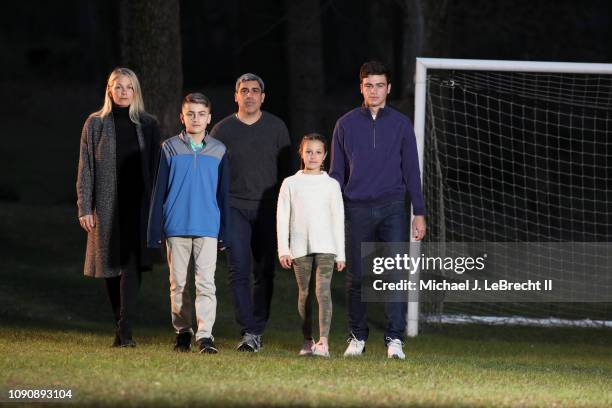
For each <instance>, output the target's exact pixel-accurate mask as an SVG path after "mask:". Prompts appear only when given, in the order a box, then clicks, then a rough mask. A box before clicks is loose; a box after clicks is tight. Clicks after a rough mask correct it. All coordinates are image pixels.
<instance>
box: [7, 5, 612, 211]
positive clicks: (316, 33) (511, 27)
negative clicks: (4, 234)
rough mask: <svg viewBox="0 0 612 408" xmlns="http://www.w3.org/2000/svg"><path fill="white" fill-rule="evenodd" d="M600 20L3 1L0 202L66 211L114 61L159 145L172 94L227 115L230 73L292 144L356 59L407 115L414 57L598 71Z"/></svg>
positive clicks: (327, 124)
mask: <svg viewBox="0 0 612 408" xmlns="http://www.w3.org/2000/svg"><path fill="white" fill-rule="evenodd" d="M127 3H129V5H128V4H127ZM139 7H140V8H139ZM160 14H161V16H160ZM611 17H612V5H611V3H610V2H608V1H593V0H586V1H580V2H578V1H570V0H557V1H552V0H551V1H543V0H539V1H522V0H517V1H489V0H462V1H450V0H448V1H419V0H382V1H365V0H358V1H349V0H321V1H302V0H299V1H290V0H287V1H282V0H275V1H265V2H263V1H262V2H249V1H237V0H225V1H223V2H211V1H208V2H207V1H195V0H185V1H180V2H174V1H168V2H166V1H159V0H158V1H142V0H139V1H132V2H125V1H117V0H115V1H102V0H93V1H76V0H72V1H68V0H67V1H57V2H43V1H31V0H30V1H28V0H24V1H21V2H11V3H6V4H5V5H3V11H2V13H1V17H0V30H1V35H0V47H1V53H2V55H3V58H2V60H3V62H2V68H1V73H0V97H1V100H2V104H1V107H0V126H1V128H0V129H1V134H2V143H1V144H0V155H1V157H2V160H1V166H2V167H1V170H2V171H1V172H0V201H1V202H11V203H19V204H26V205H31V204H36V205H71V206H74V204H75V201H76V198H75V192H74V182H75V179H76V168H77V161H78V145H79V137H80V132H81V127H82V124H83V122H84V120H85V119H86V117H87V115H88V114H89V113H91V112H93V111H95V110H97V109H98V108H99V107H100V106H101V104H102V100H103V94H104V86H105V81H106V78H107V76H108V74H109V72H110V71H111V70H112V69H113V68H114V67H116V66H120V65H127V66H129V67H131V68H133V69H134V70H135V71H136V73H137V74H138V75H139V77H140V78H141V82H142V83H143V93H144V98H145V105H147V108H148V110H150V111H151V112H152V113H154V114H156V115H157V116H158V117H159V118H160V120H161V121H162V124H163V126H164V132H165V137H167V136H170V135H171V134H173V132H175V131H176V130H177V127H176V126H177V123H176V118H177V116H178V111H179V104H178V102H177V101H180V97H181V95H182V94H184V93H185V92H189V91H195V90H197V91H202V92H204V93H205V94H207V95H209V96H210V97H211V99H212V102H213V115H214V116H213V125H214V123H216V122H217V121H218V120H219V119H221V118H223V117H224V116H226V115H228V114H230V113H232V112H233V111H234V109H235V104H234V101H233V86H234V82H235V79H236V77H238V76H239V75H240V74H242V73H244V72H254V73H257V74H259V75H260V76H262V77H263V79H264V81H265V82H266V90H267V97H266V102H265V104H264V109H266V110H268V111H270V112H272V113H274V114H276V115H278V116H280V117H281V118H282V119H284V120H285V121H286V122H287V124H288V126H289V127H290V129H291V133H292V138H293V139H294V140H297V139H299V137H300V135H301V134H303V133H304V132H305V131H318V132H320V133H323V134H324V135H327V136H331V133H332V130H333V125H334V122H335V120H336V119H337V118H338V117H339V116H340V115H341V114H343V113H344V112H346V111H347V110H349V109H351V108H352V107H355V106H357V105H359V104H360V102H361V98H360V95H359V90H358V70H359V66H360V64H361V63H363V62H364V61H365V60H368V59H372V58H377V59H382V60H383V61H385V62H386V63H387V64H388V65H389V66H390V67H391V68H392V73H393V79H392V83H393V91H392V94H391V103H392V104H393V105H394V106H396V107H398V108H399V109H401V110H402V111H403V112H404V113H406V114H407V115H409V116H410V117H412V109H413V107H412V106H413V102H412V101H413V81H412V77H413V67H414V57H415V56H417V55H419V56H429V57H447V58H479V59H512V60H541V61H577V62H608V61H610V59H611V54H612V45H611V43H610V38H612V32H611V28H610V19H611ZM147 19H148V20H147ZM173 29H174V30H175V34H168V33H170V32H171V31H172V30H173ZM130 30H131V31H130ZM130 33H131V34H130ZM134 33H135V34H134ZM159 39H163V40H164V41H165V42H163V43H162V44H161V45H160V44H158V43H156V42H155V41H157V40H159ZM139 47H140V48H139ZM156 47H158V48H156ZM143 49H144V50H148V51H149V52H150V54H149V55H146V54H147V52H145V51H142V50H143ZM158 50H159V51H158ZM140 54H143V55H142V56H140ZM162 54H163V60H161V61H156V60H155V58H156V56H159V55H162ZM136 57H138V58H136ZM158 59H159V58H158ZM143 61H144V62H143ZM147 61H153V62H147ZM130 62H133V63H132V64H130ZM152 77H154V78H153V79H151V78H152ZM158 77H160V78H162V79H163V81H161V80H160V81H161V82H159V85H158V86H157V85H147V84H155V83H157V82H155V79H156V78H158ZM75 214H76V210H75Z"/></svg>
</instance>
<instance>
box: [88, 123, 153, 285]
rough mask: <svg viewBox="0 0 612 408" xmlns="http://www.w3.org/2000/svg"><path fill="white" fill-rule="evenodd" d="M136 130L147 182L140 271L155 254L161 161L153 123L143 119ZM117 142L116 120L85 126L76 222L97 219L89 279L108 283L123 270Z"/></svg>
mask: <svg viewBox="0 0 612 408" xmlns="http://www.w3.org/2000/svg"><path fill="white" fill-rule="evenodd" d="M140 122H141V123H140V124H139V125H136V133H137V135H138V144H139V146H140V153H141V162H142V175H143V180H144V181H145V186H144V195H143V201H142V206H141V211H140V212H141V220H140V227H141V228H140V236H141V237H142V239H141V241H142V242H141V262H140V267H142V268H146V267H148V266H150V265H151V263H152V261H153V259H154V258H156V254H155V253H154V252H152V251H151V250H150V249H148V248H146V236H147V233H146V232H147V222H148V218H149V217H148V216H149V203H150V200H151V186H152V184H153V178H154V177H155V173H156V169H157V160H158V158H159V148H160V135H159V125H158V123H157V120H156V119H155V117H153V116H151V115H149V114H146V113H143V114H141V116H140ZM115 154H116V140H115V124H114V121H113V114H112V113H110V114H109V115H107V116H105V117H104V118H103V119H102V118H100V117H99V116H94V115H91V116H89V118H87V120H86V121H85V125H83V132H82V134H81V150H80V157H79V168H78V176H77V183H76V189H77V207H78V216H79V217H82V216H83V215H88V214H95V215H96V227H95V228H94V230H93V231H92V232H90V233H89V234H87V250H86V253H85V269H84V273H85V275H86V276H92V277H95V278H110V277H113V276H118V275H120V274H121V269H120V264H119V252H120V247H119V231H118V229H119V223H118V220H117V218H118V217H117V175H116V160H115Z"/></svg>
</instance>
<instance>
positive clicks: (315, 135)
mask: <svg viewBox="0 0 612 408" xmlns="http://www.w3.org/2000/svg"><path fill="white" fill-rule="evenodd" d="M313 140H316V141H319V142H321V143H323V149H324V150H325V153H327V140H326V139H325V136H323V135H320V134H319V133H308V134H305V135H304V136H302V140H300V147H299V149H298V154H299V155H300V170H304V169H305V168H306V166H305V165H304V160H302V153H303V152H304V145H305V144H306V142H310V141H313ZM321 170H323V164H321Z"/></svg>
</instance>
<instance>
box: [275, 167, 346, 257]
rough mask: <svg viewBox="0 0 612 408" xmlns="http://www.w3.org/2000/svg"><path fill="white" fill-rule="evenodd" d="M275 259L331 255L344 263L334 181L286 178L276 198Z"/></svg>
mask: <svg viewBox="0 0 612 408" xmlns="http://www.w3.org/2000/svg"><path fill="white" fill-rule="evenodd" d="M276 232H277V234H278V256H279V257H281V256H284V255H289V256H290V257H291V258H299V257H302V256H305V255H308V254H313V253H320V254H335V255H336V262H345V260H346V257H345V254H344V204H343V202H342V192H341V191H340V185H339V184H338V182H337V181H336V180H334V179H333V178H331V177H329V176H328V175H327V173H326V172H322V173H321V174H316V175H315V174H304V172H303V171H301V170H300V171H298V172H297V173H296V174H295V175H293V176H291V177H287V178H286V179H285V180H284V181H283V184H282V186H281V189H280V193H279V195H278V207H277V211H276Z"/></svg>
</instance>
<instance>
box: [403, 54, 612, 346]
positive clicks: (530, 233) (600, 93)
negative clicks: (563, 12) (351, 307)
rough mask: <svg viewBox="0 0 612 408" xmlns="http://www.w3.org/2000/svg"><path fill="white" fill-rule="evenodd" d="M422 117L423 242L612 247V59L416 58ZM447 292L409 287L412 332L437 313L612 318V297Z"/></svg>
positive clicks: (555, 321) (534, 320)
mask: <svg viewBox="0 0 612 408" xmlns="http://www.w3.org/2000/svg"><path fill="white" fill-rule="evenodd" d="M414 126H415V134H416V137H417V146H418V150H419V160H420V163H419V164H420V167H421V174H422V181H423V192H424V195H425V201H426V206H427V225H428V233H427V236H426V241H431V242H484V241H487V242H511V243H516V242H560V243H563V242H580V243H585V242H586V243H589V242H594V243H608V242H609V243H611V250H610V251H611V252H612V64H588V63H561V62H526V61H491V60H453V59H434V58H417V62H416V89H415V117H414ZM552 261H554V260H551V262H548V263H547V265H550V268H553V269H551V271H550V273H551V274H553V275H554V274H555V270H554V268H555V267H556V266H555V263H554V262H552ZM610 273H611V274H612V271H610ZM421 277H422V276H421ZM418 278H419V276H418V275H417V276H415V277H413V279H418ZM607 290H612V288H607ZM583 295H584V294H583ZM444 299H445V296H444V293H439V294H437V295H436V296H431V295H425V294H423V293H419V292H411V293H410V295H409V307H408V329H407V331H408V335H409V336H416V335H417V333H418V331H419V323H426V324H436V322H439V323H453V322H454V323H465V322H481V323H491V324H537V325H594V326H600V327H601V326H607V327H612V322H611V320H612V306H611V304H610V303H605V302H602V303H588V302H563V303H561V302H553V303H537V302H536V303H508V302H505V303H497V302H469V303H461V302H455V303H449V302H445V300H444Z"/></svg>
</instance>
